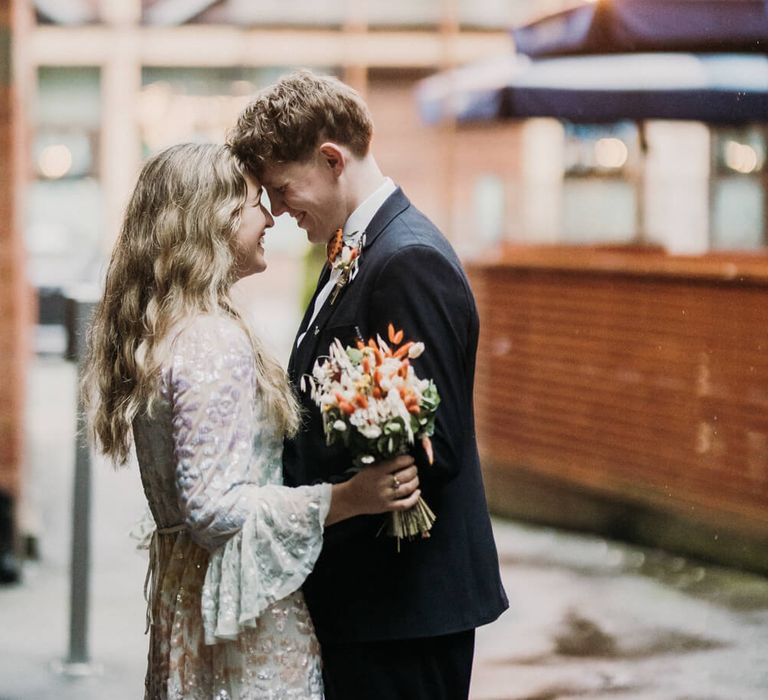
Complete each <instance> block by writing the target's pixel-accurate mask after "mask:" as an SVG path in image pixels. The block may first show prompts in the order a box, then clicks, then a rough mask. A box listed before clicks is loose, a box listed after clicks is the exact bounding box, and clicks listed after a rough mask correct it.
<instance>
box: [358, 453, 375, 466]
mask: <svg viewBox="0 0 768 700" xmlns="http://www.w3.org/2000/svg"><path fill="white" fill-rule="evenodd" d="M360 461H361V462H362V463H363V464H373V463H374V461H375V460H374V459H373V457H372V456H371V455H363V456H362V457H360Z"/></svg>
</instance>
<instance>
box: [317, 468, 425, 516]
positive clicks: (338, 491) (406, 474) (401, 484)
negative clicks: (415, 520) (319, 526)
mask: <svg viewBox="0 0 768 700" xmlns="http://www.w3.org/2000/svg"><path fill="white" fill-rule="evenodd" d="M420 495H421V490H420V489H419V475H418V470H417V469H416V466H415V465H414V463H413V457H411V456H410V455H403V456H400V457H396V458H395V459H390V460H387V461H385V462H378V463H376V464H372V465H371V466H369V467H365V468H364V469H361V470H360V471H359V472H358V473H357V474H355V475H354V476H353V477H352V478H351V479H350V480H349V481H346V482H344V483H343V484H334V486H333V491H332V497H331V507H330V510H329V511H328V517H327V518H326V519H325V524H326V525H332V524H333V523H336V522H339V521H340V520H345V519H346V518H351V517H354V516H355V515H370V514H373V513H387V512H391V511H403V510H408V509H409V508H413V506H415V505H416V502H417V501H418V500H419V496H420Z"/></svg>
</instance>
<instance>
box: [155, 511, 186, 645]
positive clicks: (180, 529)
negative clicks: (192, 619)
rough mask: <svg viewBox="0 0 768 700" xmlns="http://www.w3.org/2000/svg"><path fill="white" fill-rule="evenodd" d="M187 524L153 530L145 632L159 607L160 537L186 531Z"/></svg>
mask: <svg viewBox="0 0 768 700" xmlns="http://www.w3.org/2000/svg"><path fill="white" fill-rule="evenodd" d="M186 529H187V526H186V525H185V524H184V523H179V524H178V525H171V526H170V527H160V528H155V529H154V530H153V531H152V538H151V539H150V541H149V564H148V565H147V575H146V578H145V579H144V600H146V601H147V625H146V628H145V629H144V634H146V633H147V632H149V628H150V626H151V625H152V623H153V622H154V621H155V611H156V609H157V596H158V595H159V590H158V585H157V584H158V580H157V577H158V576H159V566H160V539H159V538H160V537H161V536H164V535H175V534H177V533H179V532H184V531H185V530H186Z"/></svg>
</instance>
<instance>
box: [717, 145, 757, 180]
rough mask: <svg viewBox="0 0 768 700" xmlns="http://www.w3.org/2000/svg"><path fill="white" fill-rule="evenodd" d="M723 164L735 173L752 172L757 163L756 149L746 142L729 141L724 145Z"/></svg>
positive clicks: (755, 168)
mask: <svg viewBox="0 0 768 700" xmlns="http://www.w3.org/2000/svg"><path fill="white" fill-rule="evenodd" d="M725 164H726V165H727V166H728V167H729V168H730V169H731V170H735V171H736V172H737V173H743V174H745V175H746V174H748V173H753V172H755V170H757V168H758V165H759V160H758V156H757V151H756V150H755V149H754V148H752V146H750V145H748V144H744V143H738V142H737V141H729V142H728V143H727V144H726V146H725Z"/></svg>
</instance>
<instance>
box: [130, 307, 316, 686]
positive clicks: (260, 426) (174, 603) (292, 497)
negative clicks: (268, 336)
mask: <svg viewBox="0 0 768 700" xmlns="http://www.w3.org/2000/svg"><path fill="white" fill-rule="evenodd" d="M134 440H135V443H136V452H137V456H138V460H139V466H140V469H141V477H142V483H143V485H144V492H145V494H146V497H147V502H148V504H149V509H150V511H151V514H152V517H153V519H154V521H155V523H156V528H157V529H156V531H155V532H154V534H153V535H152V540H153V542H152V546H151V548H150V551H151V552H152V561H151V562H150V575H149V577H148V581H149V583H150V584H151V586H150V588H149V591H148V592H149V616H150V618H151V624H150V645H149V646H150V648H149V655H148V665H147V675H146V681H145V699H146V700H166V699H169V700H176V699H179V700H180V699H182V698H183V699H184V700H198V699H199V700H203V699H205V700H211V699H216V700H322V698H323V689H322V676H321V667H320V649H319V646H318V642H317V639H316V637H315V632H314V628H313V626H312V621H311V619H310V617H309V613H308V612H307V608H306V605H305V603H304V598H303V595H302V593H301V585H302V583H303V582H304V580H305V579H306V577H307V575H308V574H309V572H310V571H311V570H312V566H313V565H314V562H315V560H316V559H317V557H318V555H319V553H320V548H321V546H322V532H323V522H324V520H325V517H326V515H327V513H328V508H329V506H330V490H331V487H330V485H328V484H323V485H319V486H303V487H299V488H288V487H285V486H283V485H282V466H281V456H282V435H280V434H279V433H278V432H277V431H276V430H275V428H274V426H273V425H271V424H270V421H269V420H268V419H267V417H266V413H265V411H264V407H263V405H262V403H261V401H260V399H259V393H258V388H257V387H256V386H255V365H254V355H253V350H252V348H251V345H250V342H249V340H248V337H247V335H246V333H245V332H244V331H243V330H242V328H240V326H239V325H238V324H237V322H236V321H234V320H233V319H231V318H227V317H220V316H200V317H197V318H195V319H194V320H193V321H192V322H190V323H188V324H187V325H186V326H184V327H183V328H181V329H179V330H178V334H177V335H176V336H175V339H174V340H173V341H172V344H171V352H170V354H169V357H168V360H167V362H166V363H165V364H164V366H163V368H162V378H161V392H160V399H159V401H158V402H157V405H156V406H155V408H154V409H153V412H152V415H151V417H150V416H146V415H144V416H141V417H139V418H137V419H136V421H135V422H134ZM180 525H181V526H183V527H179V526H180Z"/></svg>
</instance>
